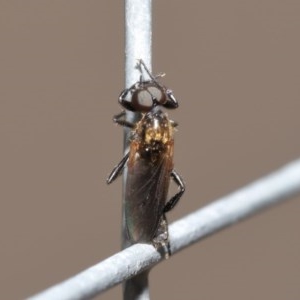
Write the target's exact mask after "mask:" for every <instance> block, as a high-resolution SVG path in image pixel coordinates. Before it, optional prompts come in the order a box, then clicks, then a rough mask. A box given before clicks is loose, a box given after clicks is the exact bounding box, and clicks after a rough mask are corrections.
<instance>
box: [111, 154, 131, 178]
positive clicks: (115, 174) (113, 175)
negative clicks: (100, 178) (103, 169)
mask: <svg viewBox="0 0 300 300" xmlns="http://www.w3.org/2000/svg"><path fill="white" fill-rule="evenodd" d="M128 158H129V152H128V153H127V154H126V155H125V156H124V157H123V158H122V160H121V161H120V162H119V163H118V164H117V165H116V166H115V167H114V168H113V170H112V172H111V173H110V175H109V176H108V178H107V179H106V183H107V184H110V183H112V182H113V181H114V180H115V179H116V178H117V177H118V176H119V175H120V174H121V173H122V171H123V169H124V166H125V164H126V162H127V160H128Z"/></svg>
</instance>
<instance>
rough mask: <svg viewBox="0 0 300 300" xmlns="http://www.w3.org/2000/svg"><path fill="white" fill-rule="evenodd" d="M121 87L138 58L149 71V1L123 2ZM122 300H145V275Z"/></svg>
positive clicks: (131, 117) (133, 74)
mask: <svg viewBox="0 0 300 300" xmlns="http://www.w3.org/2000/svg"><path fill="white" fill-rule="evenodd" d="M125 30H126V33H125V34H126V36H125V43H126V44H125V56H126V62H125V79H126V80H125V81H126V82H125V85H126V87H127V88H128V87H130V86H131V85H132V84H134V83H135V82H137V81H139V79H140V72H139V70H138V69H137V68H136V66H137V62H138V60H139V59H142V60H143V61H144V62H145V63H146V65H147V66H148V67H149V69H150V70H151V54H152V51H151V50H152V45H151V43H152V1H151V0H126V1H125ZM138 117H139V115H138V114H136V113H133V112H129V111H128V112H127V113H126V119H127V121H129V122H131V123H135V122H136V121H137V119H138ZM129 134H130V131H129V130H128V129H124V153H127V152H128V146H129V143H128V141H129ZM126 177H127V169H126V168H125V170H124V172H123V209H122V210H123V211H122V219H123V220H122V248H123V249H124V248H126V247H128V246H130V244H131V242H130V240H128V239H127V235H126V230H125V217H124V209H125V183H126ZM123 299H124V300H148V299H150V296H149V286H148V272H145V273H143V274H140V275H138V276H136V277H135V278H132V279H130V280H128V281H125V282H124V284H123Z"/></svg>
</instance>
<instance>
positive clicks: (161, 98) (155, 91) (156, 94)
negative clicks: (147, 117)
mask: <svg viewBox="0 0 300 300" xmlns="http://www.w3.org/2000/svg"><path fill="white" fill-rule="evenodd" d="M147 89H148V91H149V93H150V94H151V96H152V97H153V99H155V100H156V101H157V104H159V105H164V104H165V103H166V102H167V97H166V94H165V93H164V91H163V89H161V88H159V87H157V86H149V87H148V88H147Z"/></svg>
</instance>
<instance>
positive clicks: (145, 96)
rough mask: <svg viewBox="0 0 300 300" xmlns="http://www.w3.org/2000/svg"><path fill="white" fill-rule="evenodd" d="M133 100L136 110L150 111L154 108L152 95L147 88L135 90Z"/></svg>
mask: <svg viewBox="0 0 300 300" xmlns="http://www.w3.org/2000/svg"><path fill="white" fill-rule="evenodd" d="M131 101H132V106H133V107H134V108H135V109H136V111H140V112H148V111H150V110H151V109H152V108H153V99H152V95H151V94H150V93H149V92H148V91H147V90H146V89H143V90H138V91H136V92H134V93H133V95H132V100H131Z"/></svg>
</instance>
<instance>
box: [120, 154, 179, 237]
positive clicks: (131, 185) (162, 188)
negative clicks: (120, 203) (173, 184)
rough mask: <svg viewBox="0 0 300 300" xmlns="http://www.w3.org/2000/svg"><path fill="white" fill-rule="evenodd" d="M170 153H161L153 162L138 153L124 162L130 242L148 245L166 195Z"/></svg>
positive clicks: (168, 180) (170, 166) (127, 224)
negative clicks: (126, 163) (146, 243)
mask: <svg viewBox="0 0 300 300" xmlns="http://www.w3.org/2000/svg"><path fill="white" fill-rule="evenodd" d="M171 152H172V151H170V150H169V151H166V152H165V153H163V154H161V155H160V156H159V158H158V159H156V160H155V161H154V162H153V161H151V160H150V159H146V158H141V157H139V155H138V154H135V155H134V156H132V157H131V160H133V161H129V163H128V174H127V182H126V192H125V194H126V195H125V218H126V226H127V232H128V235H129V238H130V240H131V241H133V242H152V240H153V237H154V236H155V233H156V231H157V228H158V226H159V221H160V218H161V215H162V213H163V208H164V206H165V203H166V198H167V196H168V189H169V183H170V173H171V171H172V167H173V160H172V155H171Z"/></svg>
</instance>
